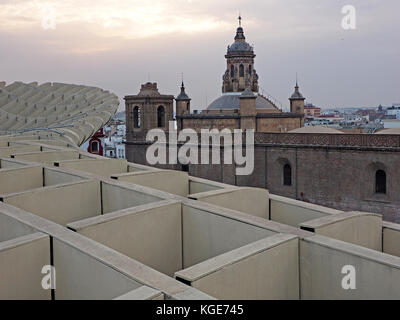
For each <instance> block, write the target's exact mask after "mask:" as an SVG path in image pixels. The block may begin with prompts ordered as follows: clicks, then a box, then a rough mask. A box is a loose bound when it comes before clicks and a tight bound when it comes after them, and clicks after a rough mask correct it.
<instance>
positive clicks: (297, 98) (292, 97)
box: [289, 82, 305, 100]
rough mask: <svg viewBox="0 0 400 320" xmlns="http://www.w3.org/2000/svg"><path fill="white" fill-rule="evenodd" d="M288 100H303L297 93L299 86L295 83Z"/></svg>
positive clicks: (298, 92)
mask: <svg viewBox="0 0 400 320" xmlns="http://www.w3.org/2000/svg"><path fill="white" fill-rule="evenodd" d="M289 100H305V98H304V97H303V95H302V94H301V93H300V91H299V85H298V84H297V82H296V86H295V87H294V93H293V94H292V96H291V97H290V99H289Z"/></svg>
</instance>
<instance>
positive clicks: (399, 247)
mask: <svg viewBox="0 0 400 320" xmlns="http://www.w3.org/2000/svg"><path fill="white" fill-rule="evenodd" d="M383 252H385V253H388V254H392V255H394V256H397V257H400V225H399V224H395V223H390V222H384V223H383Z"/></svg>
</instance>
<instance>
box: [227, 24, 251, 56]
mask: <svg viewBox="0 0 400 320" xmlns="http://www.w3.org/2000/svg"><path fill="white" fill-rule="evenodd" d="M239 18H240V17H239ZM240 21H241V18H240ZM239 23H240V22H239ZM237 52H249V53H253V47H252V46H251V45H249V44H248V43H247V42H246V37H245V36H244V31H243V28H242V26H241V25H239V27H238V28H237V29H236V36H235V42H234V43H233V44H232V45H230V46H228V54H230V53H237Z"/></svg>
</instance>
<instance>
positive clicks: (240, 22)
mask: <svg viewBox="0 0 400 320" xmlns="http://www.w3.org/2000/svg"><path fill="white" fill-rule="evenodd" d="M238 19H239V27H241V26H242V16H241V15H240V12H239V18H238Z"/></svg>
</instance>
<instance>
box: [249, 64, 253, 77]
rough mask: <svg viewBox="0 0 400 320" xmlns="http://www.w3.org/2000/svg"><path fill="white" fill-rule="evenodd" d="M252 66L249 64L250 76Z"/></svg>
mask: <svg viewBox="0 0 400 320" xmlns="http://www.w3.org/2000/svg"><path fill="white" fill-rule="evenodd" d="M251 71H252V67H251V64H250V65H249V75H250V76H251Z"/></svg>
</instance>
